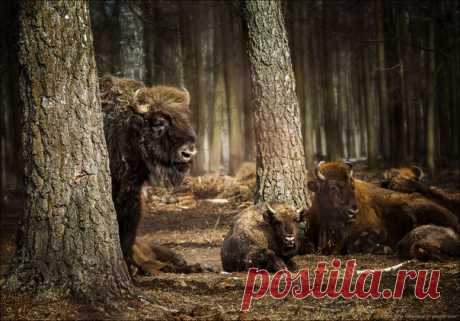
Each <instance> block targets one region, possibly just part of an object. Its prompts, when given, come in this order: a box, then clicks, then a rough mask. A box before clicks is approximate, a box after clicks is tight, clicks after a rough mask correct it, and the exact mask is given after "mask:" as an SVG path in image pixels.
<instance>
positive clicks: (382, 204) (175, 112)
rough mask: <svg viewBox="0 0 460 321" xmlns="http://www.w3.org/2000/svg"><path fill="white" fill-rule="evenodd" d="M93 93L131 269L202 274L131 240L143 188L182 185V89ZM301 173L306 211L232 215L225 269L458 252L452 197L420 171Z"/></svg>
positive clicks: (185, 127) (285, 207)
mask: <svg viewBox="0 0 460 321" xmlns="http://www.w3.org/2000/svg"><path fill="white" fill-rule="evenodd" d="M100 87H101V101H102V108H103V112H104V131H105V136H106V142H107V147H108V152H109V160H110V171H111V174H112V195H113V200H114V204H115V209H116V212H117V220H118V226H119V234H120V243H121V248H122V251H123V255H124V257H125V259H126V262H127V264H128V267H129V268H130V270H131V272H132V273H134V272H135V271H141V272H144V273H155V272H157V271H164V272H181V273H190V272H204V271H211V270H212V269H211V268H210V267H207V266H204V265H200V264H195V265H190V264H188V263H187V262H186V261H185V260H184V258H183V257H181V256H180V255H178V254H177V253H175V252H174V251H172V250H170V249H168V248H165V247H162V246H159V245H156V244H155V241H154V239H152V238H149V237H137V238H136V233H137V228H138V225H139V222H140V219H141V212H142V202H141V197H140V195H141V188H142V185H143V184H144V183H145V182H146V181H149V183H150V184H152V185H155V186H164V187H169V186H177V185H179V184H181V182H182V180H183V179H184V178H185V176H186V175H187V173H188V172H189V169H190V166H191V162H192V160H193V157H194V155H195V154H196V148H195V141H196V134H195V132H194V129H193V127H192V123H191V120H190V111H189V104H190V96H189V93H188V92H187V91H186V90H184V89H178V88H175V87H167V86H153V87H145V86H144V85H143V84H142V83H140V82H137V81H133V80H128V79H122V78H117V77H113V76H105V77H103V78H101V82H100ZM308 173H309V175H308V179H307V180H308V182H307V186H308V189H309V190H310V191H312V193H313V199H312V205H311V207H310V208H308V209H298V208H295V207H293V206H292V205H289V204H275V203H271V204H268V203H260V204H256V205H253V206H250V207H249V208H247V209H245V210H243V211H242V212H241V213H239V214H238V215H237V216H236V217H235V218H234V221H233V224H232V226H231V228H230V231H229V232H228V234H227V236H226V237H225V240H224V242H223V245H222V249H221V259H222V266H223V269H224V270H225V271H229V272H231V271H244V270H247V269H248V268H250V267H259V268H265V269H267V270H269V271H276V270H279V269H285V268H287V269H290V270H295V269H296V266H295V263H294V261H293V260H292V257H294V256H296V255H299V254H306V253H323V254H351V253H373V254H388V253H392V252H396V253H398V254H399V255H400V257H402V258H417V259H420V260H445V259H447V258H452V257H458V256H459V254H460V253H459V248H460V246H459V245H460V244H459V243H460V241H459V237H458V232H459V215H460V195H459V194H460V193H448V192H446V191H443V190H442V189H439V188H436V187H432V186H427V185H426V184H424V183H423V181H422V177H423V171H422V170H421V169H420V168H418V167H409V168H401V169H392V170H389V171H387V172H385V173H384V182H383V184H382V186H377V185H375V184H371V183H369V182H366V181H363V180H359V179H357V178H354V177H353V169H352V166H351V164H349V163H342V162H329V163H325V162H321V163H319V164H318V165H317V166H316V167H315V169H314V170H312V171H309V172H308Z"/></svg>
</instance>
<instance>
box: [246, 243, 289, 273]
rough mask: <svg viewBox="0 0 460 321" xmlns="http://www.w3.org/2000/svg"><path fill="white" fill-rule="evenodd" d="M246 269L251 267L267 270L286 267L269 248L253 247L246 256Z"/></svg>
mask: <svg viewBox="0 0 460 321" xmlns="http://www.w3.org/2000/svg"><path fill="white" fill-rule="evenodd" d="M245 261H246V270H247V269H249V268H251V267H256V268H259V269H266V270H268V271H269V272H276V271H278V270H283V269H287V268H288V267H287V265H286V263H285V262H284V260H283V259H282V258H280V257H279V256H278V255H276V253H275V252H274V251H272V250H270V249H254V250H252V251H250V252H249V253H248V255H247V256H246V260H245Z"/></svg>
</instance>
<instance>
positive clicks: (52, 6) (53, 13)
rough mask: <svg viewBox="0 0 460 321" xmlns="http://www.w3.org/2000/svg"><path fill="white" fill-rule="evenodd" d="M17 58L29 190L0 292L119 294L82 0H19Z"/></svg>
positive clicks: (121, 275) (124, 282)
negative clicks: (14, 250)
mask: <svg viewBox="0 0 460 321" xmlns="http://www.w3.org/2000/svg"><path fill="white" fill-rule="evenodd" d="M19 61H20V65H21V75H20V91H21V99H22V102H23V104H24V113H23V146H24V159H25V161H26V164H25V183H26V187H27V188H26V201H25V218H24V223H23V225H22V227H21V231H20V243H19V245H18V251H17V253H16V257H15V259H14V270H13V271H12V274H11V275H10V277H9V279H8V281H7V284H6V288H7V289H9V290H13V291H17V290H20V289H21V290H24V289H34V290H38V291H39V292H40V293H44V294H47V295H49V296H53V297H54V296H55V295H64V294H68V293H69V292H70V293H72V294H74V295H76V296H81V297H87V298H92V299H97V298H108V297H111V296H121V295H124V294H126V293H127V290H129V289H130V287H131V281H130V278H129V275H128V272H127V268H126V265H125V262H124V260H123V256H122V253H121V249H120V244H119V238H118V226H117V221H116V215H115V210H114V206H113V202H112V198H111V184H110V174H109V164H108V157H107V148H106V143H105V140H104V134H103V127H102V112H101V107H100V102H99V98H98V82H97V75H96V68H95V61H94V55H93V47H92V34H91V29H90V22H89V12H88V8H87V3H86V2H80V1H73V2H69V1H33V0H30V1H23V2H21V14H20V41H19ZM42 291H43V292H42Z"/></svg>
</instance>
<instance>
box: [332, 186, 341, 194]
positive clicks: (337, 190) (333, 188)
mask: <svg viewBox="0 0 460 321" xmlns="http://www.w3.org/2000/svg"><path fill="white" fill-rule="evenodd" d="M331 192H333V193H338V192H339V188H338V187H337V186H335V185H333V186H331Z"/></svg>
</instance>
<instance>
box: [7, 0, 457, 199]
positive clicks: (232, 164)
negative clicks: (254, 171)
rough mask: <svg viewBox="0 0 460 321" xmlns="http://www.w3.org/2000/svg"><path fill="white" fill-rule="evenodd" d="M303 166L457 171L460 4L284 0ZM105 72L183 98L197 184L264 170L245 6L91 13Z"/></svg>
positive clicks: (13, 13)
mask: <svg viewBox="0 0 460 321" xmlns="http://www.w3.org/2000/svg"><path fill="white" fill-rule="evenodd" d="M0 6H1V10H0V15H1V18H2V19H1V28H0V33H1V39H0V45H1V49H2V50H0V61H1V62H2V63H1V70H2V73H1V74H0V77H1V81H0V91H1V92H2V99H0V106H1V107H0V123H1V137H0V141H1V149H0V153H1V155H0V161H1V187H2V190H4V189H9V188H15V187H17V186H18V185H19V184H20V177H21V170H22V165H21V164H22V162H21V153H22V152H21V148H20V141H21V139H20V137H19V134H18V133H19V127H20V125H19V124H20V117H19V115H20V111H19V109H20V104H19V100H18V92H19V90H18V81H17V78H18V67H17V65H18V64H17V61H16V58H15V51H14V48H15V44H16V35H17V29H18V27H17V24H16V22H15V21H17V4H16V3H14V2H10V1H4V2H2V3H1V4H0ZM283 12H284V15H285V21H286V24H287V32H288V37H289V45H290V51H291V56H292V62H293V66H294V73H295V78H296V91H297V96H298V99H299V104H300V109H301V119H302V134H303V143H304V148H305V155H306V164H307V165H311V164H312V163H313V162H314V161H316V160H318V159H328V160H335V159H339V158H351V159H367V160H368V162H369V164H370V165H372V166H376V165H377V164H378V162H379V161H385V162H390V163H404V162H406V163H407V162H415V163H418V164H422V165H423V164H424V165H429V167H431V169H432V170H433V169H435V167H436V166H438V167H439V166H444V165H455V163H454V164H451V163H452V162H453V161H455V162H457V164H458V160H459V158H460V141H459V138H460V126H459V124H458V120H459V119H460V115H459V113H460V111H459V106H460V92H459V90H458V89H457V88H456V87H457V84H458V83H460V79H459V75H460V54H459V52H460V50H459V39H460V3H459V2H457V1H447V0H445V1H434V0H433V1H429V0H427V1H416V2H414V1H384V0H377V1H345V0H343V1H321V0H317V1H285V2H284V7H283ZM90 14H91V23H92V29H93V35H94V45H95V53H96V63H97V68H98V72H99V74H100V75H102V74H105V73H112V74H115V75H118V76H124V77H129V78H135V79H138V80H142V81H144V82H145V83H146V84H158V83H164V84H172V85H176V86H185V87H186V88H187V89H188V90H189V91H190V93H191V96H192V106H191V107H192V110H193V118H194V122H195V127H196V129H197V132H198V137H199V157H198V159H197V161H196V162H195V164H194V166H195V168H194V173H195V174H200V173H204V172H209V171H215V172H218V171H228V172H230V173H234V172H235V170H236V169H237V168H238V166H239V164H240V163H241V162H242V161H244V160H254V158H255V144H254V125H253V116H252V110H251V108H252V107H251V106H252V102H251V82H250V78H249V72H250V70H249V62H248V61H249V60H248V54H247V30H245V25H244V23H243V16H242V8H241V4H240V2H239V1H172V0H144V1H124V0H107V1H91V2H90Z"/></svg>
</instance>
